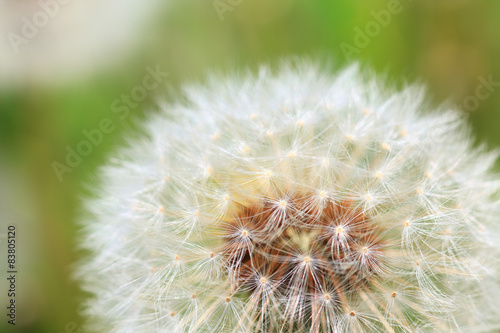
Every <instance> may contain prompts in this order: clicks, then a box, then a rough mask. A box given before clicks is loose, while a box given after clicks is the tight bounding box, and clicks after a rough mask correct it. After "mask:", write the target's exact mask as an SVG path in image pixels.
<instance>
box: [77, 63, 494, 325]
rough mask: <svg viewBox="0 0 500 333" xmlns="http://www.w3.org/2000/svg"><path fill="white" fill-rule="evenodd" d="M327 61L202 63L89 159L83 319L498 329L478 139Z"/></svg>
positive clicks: (455, 119)
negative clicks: (178, 93)
mask: <svg viewBox="0 0 500 333" xmlns="http://www.w3.org/2000/svg"><path fill="white" fill-rule="evenodd" d="M327 72H328V71H327V70H325V69H323V68H321V67H320V66H316V65H314V64H311V63H307V62H304V63H286V64H284V65H282V66H281V67H280V68H279V70H277V71H276V72H273V71H271V70H270V69H269V68H267V67H263V68H262V69H261V70H260V71H259V73H258V75H255V76H254V75H251V74H248V75H244V76H238V77H225V78H223V77H219V76H212V77H211V78H210V79H209V80H208V82H207V83H206V84H205V85H195V86H191V87H188V88H186V89H185V91H184V99H183V101H184V102H178V103H172V104H170V105H168V106H166V107H165V108H164V109H162V110H161V112H160V113H158V114H157V115H154V116H152V117H151V119H150V120H149V121H148V122H147V123H146V124H145V126H144V129H145V132H147V133H148V136H147V137H144V138H142V139H132V140H130V141H129V142H128V144H127V146H126V147H125V148H123V149H121V150H120V151H119V153H118V154H116V155H115V158H114V159H113V160H112V161H110V163H109V164H108V165H107V166H105V167H104V168H102V170H101V173H102V175H101V185H100V186H99V188H97V189H96V190H95V193H96V198H95V199H91V200H89V201H88V202H87V207H88V211H89V212H90V214H89V215H90V217H89V218H88V219H87V220H86V221H84V234H85V236H84V240H83V247H84V248H85V249H87V250H89V251H90V252H91V255H90V256H89V257H88V258H87V259H86V260H85V262H84V263H82V264H81V266H80V269H79V277H80V278H81V279H82V280H83V282H84V287H85V289H86V290H87V291H89V292H90V293H92V294H93V295H94V296H93V298H91V299H90V300H89V302H88V306H87V312H88V315H89V316H90V319H89V330H95V331H99V332H193V333H194V332H210V333H217V332H235V333H236V332H248V333H256V332H270V333H272V332H283V333H291V332H318V333H319V332H330V333H342V332H484V331H491V332H493V331H495V330H496V329H498V328H499V327H500V303H499V300H500V288H499V276H500V275H499V273H500V271H499V258H500V256H499V254H500V251H499V247H500V245H499V244H500V238H499V230H498V229H499V226H500V224H499V223H498V221H497V220H498V217H499V216H500V205H499V203H498V190H499V189H500V182H499V181H498V180H495V176H494V175H493V173H492V172H491V171H490V170H491V168H492V165H493V163H494V162H495V160H496V154H493V153H486V152H484V151H483V150H482V149H481V148H474V147H473V146H472V143H471V140H470V133H469V131H468V129H467V126H466V125H465V123H464V120H463V119H461V117H460V116H459V114H458V113H457V112H455V111H454V110H449V109H447V108H446V107H444V106H443V107H440V108H439V109H438V110H434V111H433V112H428V110H427V109H428V108H429V106H428V105H427V104H425V103H424V98H425V94H424V93H423V90H422V89H421V88H418V87H408V88H406V89H404V90H402V91H399V92H394V91H390V90H388V89H386V88H384V85H383V84H382V83H381V82H380V81H378V80H377V79H376V78H374V77H373V76H372V75H370V74H364V73H363V71H361V70H360V69H359V68H358V67H357V66H352V67H349V68H347V69H345V70H343V71H341V72H339V73H338V74H337V75H330V74H327ZM429 111H431V110H429ZM167 175H168V176H167Z"/></svg>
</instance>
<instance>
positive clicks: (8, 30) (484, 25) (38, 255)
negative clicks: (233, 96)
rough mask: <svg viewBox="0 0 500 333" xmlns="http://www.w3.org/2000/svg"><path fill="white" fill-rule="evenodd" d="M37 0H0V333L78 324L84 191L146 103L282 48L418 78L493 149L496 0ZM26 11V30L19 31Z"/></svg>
mask: <svg viewBox="0 0 500 333" xmlns="http://www.w3.org/2000/svg"><path fill="white" fill-rule="evenodd" d="M42 2H44V3H49V4H52V7H50V5H49V6H48V7H47V6H45V7H43V6H42V5H41V4H40V2H38V1H18V0H0V33H1V34H0V39H1V41H0V223H1V226H0V228H1V229H0V237H1V238H0V241H1V246H0V253H3V254H1V255H0V258H1V259H0V260H1V263H0V267H2V271H1V273H0V278H1V281H2V282H1V283H0V288H1V289H0V295H1V296H0V300H1V302H2V305H1V307H0V308H2V309H5V307H4V304H5V305H6V304H7V301H8V300H7V297H6V291H7V285H6V279H5V278H4V275H6V273H5V272H6V268H5V267H6V243H5V233H6V231H7V226H8V225H11V224H15V225H16V226H17V229H18V239H17V240H18V243H17V246H18V257H17V260H18V270H19V274H18V277H19V280H18V286H17V288H18V297H17V304H18V308H17V310H18V313H17V325H16V327H15V328H13V327H11V326H9V325H7V324H6V319H5V318H6V317H5V314H4V312H6V311H5V310H2V311H1V312H2V313H1V317H0V318H3V319H2V320H1V323H0V332H9V331H19V332H47V333H49V332H52V333H60V332H64V333H69V332H82V329H83V322H84V320H83V318H81V316H80V314H79V304H81V302H82V300H83V299H84V298H85V295H84V294H82V293H81V292H80V291H79V288H78V283H77V282H75V281H74V280H73V279H72V278H71V275H72V271H73V268H74V263H75V262H76V261H77V260H78V259H79V258H80V257H81V256H82V253H81V252H79V251H78V249H77V244H78V233H77V230H78V227H77V226H78V220H79V216H81V214H82V208H81V207H82V205H81V202H82V200H83V198H84V197H85V196H86V195H87V189H88V188H91V187H92V184H93V183H94V182H95V177H96V174H97V172H98V167H99V165H101V164H102V163H104V161H105V160H106V156H107V155H108V154H109V153H110V152H111V151H112V150H113V148H114V147H116V146H118V145H120V142H121V141H122V138H123V136H124V135H127V133H129V132H130V131H133V129H134V127H135V126H134V124H137V122H140V120H141V119H143V118H144V117H147V115H148V113H150V112H154V110H155V108H156V106H155V105H156V101H157V98H158V96H166V98H169V99H170V98H172V96H174V95H175V92H176V91H177V90H178V89H179V87H180V86H181V85H182V84H184V83H191V82H195V81H199V80H203V78H204V77H205V75H206V73H207V71H218V72H220V71H222V72H227V71H230V70H241V69H244V68H251V69H253V70H255V69H256V68H258V65H259V64H263V63H277V62H279V59H282V58H283V57H290V56H304V57H313V58H316V59H321V60H326V61H329V62H330V63H331V64H333V65H332V68H337V67H342V66H345V65H346V64H348V63H349V62H351V61H359V62H361V63H362V64H366V65H368V66H370V67H371V68H373V69H374V70H375V71H376V72H379V73H381V74H383V75H385V76H386V77H387V80H388V81H390V82H392V84H394V85H396V86H403V85H405V84H406V83H407V82H414V81H417V82H420V83H423V84H426V85H427V86H428V87H429V92H430V95H429V97H430V98H431V99H432V100H433V102H434V103H440V102H443V101H445V100H447V101H448V102H451V103H453V104H456V105H457V106H458V107H459V108H460V109H461V110H462V112H463V113H464V115H467V116H468V119H469V122H470V124H471V126H472V128H473V132H474V135H475V137H476V140H477V143H478V144H479V143H486V145H487V147H488V148H489V149H495V148H498V147H500V126H499V124H500V2H499V1H497V0H370V1H368V0H366V1H362V0H335V1H333V0H308V1H304V0H275V1H270V0H170V1H166V0H165V1H161V2H160V1H155V0H141V1H131V0H99V1H96V0H88V1H84V0H72V1H63V0H45V1H42ZM54 2H55V3H56V4H57V5H54ZM44 8H45V9H44ZM47 8H48V9H47ZM40 10H44V11H45V12H46V13H47V14H46V17H47V19H46V20H45V16H44V15H43V14H40V13H39V12H40ZM387 13H389V14H390V16H387ZM49 14H50V15H49ZM52 14H53V15H52ZM384 14H385V16H384ZM26 19H27V20H28V21H30V22H31V23H33V22H35V23H36V24H38V25H39V26H37V25H35V27H34V28H33V27H31V28H32V29H31V30H30V27H27V26H26V25H29V23H26ZM23 29H24V33H25V35H23ZM35 30H37V31H35ZM12 33H14V34H16V35H13V34H12ZM26 34H27V35H26ZM26 36H29V38H26ZM148 68H149V70H151V69H156V68H159V69H160V70H161V71H162V72H165V73H168V76H166V77H165V78H163V81H162V82H161V83H162V84H161V86H158V87H157V88H155V89H151V90H147V91H146V95H145V96H144V97H141V98H140V100H132V101H131V104H130V105H129V107H128V110H129V111H130V114H129V115H127V116H126V117H120V116H119V115H120V114H119V113H116V112H114V111H116V109H114V107H113V105H114V103H116V101H117V100H121V99H122V98H123V96H124V95H125V98H126V95H129V94H130V93H131V92H133V91H134V89H138V88H136V87H138V86H139V87H140V86H142V85H143V79H144V77H145V76H146V75H148ZM228 69H230V70H228ZM497 82H498V83H497ZM139 90H140V88H139ZM115 106H116V104H115ZM235 112H237V111H235ZM402 112H404V111H403V110H402ZM122 115H123V114H122ZM103 119H109V120H110V121H111V124H112V128H113V130H112V131H110V132H109V133H104V135H103V138H102V142H99V143H98V144H93V145H92V146H91V148H90V153H89V154H88V155H87V156H83V157H82V159H81V161H77V162H75V164H76V166H74V167H71V168H70V169H71V170H70V171H69V170H66V169H64V170H65V171H64V172H62V171H60V172H59V175H58V173H57V172H55V169H54V168H55V165H56V164H54V162H57V163H60V164H61V165H67V163H66V158H67V154H68V149H69V150H71V149H74V150H77V149H78V145H79V144H81V142H82V141H85V140H87V138H86V137H85V131H92V130H94V129H97V128H99V127H100V126H101V125H100V124H101V122H102V120H103ZM60 170H62V169H60ZM61 172H62V174H61Z"/></svg>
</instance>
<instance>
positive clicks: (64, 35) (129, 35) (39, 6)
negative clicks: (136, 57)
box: [0, 0, 165, 87]
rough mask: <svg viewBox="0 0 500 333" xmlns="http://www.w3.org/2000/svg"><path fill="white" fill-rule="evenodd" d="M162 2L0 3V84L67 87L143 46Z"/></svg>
mask: <svg viewBox="0 0 500 333" xmlns="http://www.w3.org/2000/svg"><path fill="white" fill-rule="evenodd" d="M164 2H165V1H159V0H144V1H132V0H85V1H76V0H38V1H10V0H0V33H1V35H2V38H0V71H1V72H2V75H1V76H0V85H2V86H5V87H12V86H13V85H26V84H29V85H33V84H34V83H36V84H61V83H62V84H65V83H67V82H68V81H73V80H76V79H78V78H81V77H83V76H86V75H88V74H89V73H92V74H93V73H94V72H96V71H98V70H102V69H106V68H109V67H112V66H114V65H116V63H117V62H118V61H122V60H124V59H125V56H126V55H130V54H132V51H133V50H134V49H135V48H136V47H137V46H138V45H140V42H141V40H142V39H143V34H145V33H147V31H148V29H146V27H147V26H148V21H151V20H153V19H154V18H155V15H156V13H157V12H158V11H160V10H162V6H163V3H164Z"/></svg>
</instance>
